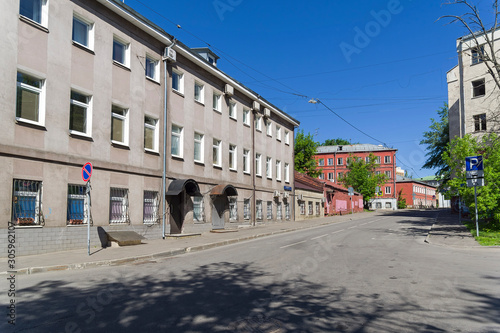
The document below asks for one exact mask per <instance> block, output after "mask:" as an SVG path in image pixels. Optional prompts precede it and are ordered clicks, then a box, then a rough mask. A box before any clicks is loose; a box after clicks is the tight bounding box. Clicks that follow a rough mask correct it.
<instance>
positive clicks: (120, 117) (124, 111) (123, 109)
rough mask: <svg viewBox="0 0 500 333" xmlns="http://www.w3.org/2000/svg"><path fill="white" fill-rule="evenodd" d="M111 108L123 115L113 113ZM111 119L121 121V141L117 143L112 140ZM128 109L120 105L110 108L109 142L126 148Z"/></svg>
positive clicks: (127, 140)
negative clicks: (119, 110)
mask: <svg viewBox="0 0 500 333" xmlns="http://www.w3.org/2000/svg"><path fill="white" fill-rule="evenodd" d="M113 108H117V109H121V110H122V111H123V113H124V115H121V114H118V113H115V112H113ZM113 118H115V119H118V120H122V121H123V122H122V125H123V128H122V132H123V141H118V140H114V139H113ZM128 132H129V109H127V108H124V107H122V106H120V105H116V104H113V105H112V107H111V142H112V143H115V144H119V145H125V146H128V143H129V133H128Z"/></svg>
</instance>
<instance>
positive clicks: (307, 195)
mask: <svg viewBox="0 0 500 333" xmlns="http://www.w3.org/2000/svg"><path fill="white" fill-rule="evenodd" d="M294 174H295V199H296V205H295V219H296V220H297V221H300V220H307V219H313V218H320V217H324V216H325V210H324V204H325V197H324V185H323V183H322V182H321V181H319V180H318V179H314V178H312V177H310V176H308V175H305V174H303V173H300V172H297V171H295V173H294Z"/></svg>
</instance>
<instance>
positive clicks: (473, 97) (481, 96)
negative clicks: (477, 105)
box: [471, 94, 486, 99]
mask: <svg viewBox="0 0 500 333" xmlns="http://www.w3.org/2000/svg"><path fill="white" fill-rule="evenodd" d="M484 96H486V94H483V95H479V96H472V97H471V99H478V98H483V97H484Z"/></svg>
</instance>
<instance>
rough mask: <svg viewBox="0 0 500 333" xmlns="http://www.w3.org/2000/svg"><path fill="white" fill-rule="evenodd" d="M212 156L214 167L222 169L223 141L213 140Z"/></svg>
mask: <svg viewBox="0 0 500 333" xmlns="http://www.w3.org/2000/svg"><path fill="white" fill-rule="evenodd" d="M212 154H213V165H214V166H216V167H222V141H221V140H218V139H215V138H214V139H213V144H212Z"/></svg>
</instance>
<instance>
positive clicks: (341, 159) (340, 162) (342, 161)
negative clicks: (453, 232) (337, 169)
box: [337, 157, 344, 165]
mask: <svg viewBox="0 0 500 333" xmlns="http://www.w3.org/2000/svg"><path fill="white" fill-rule="evenodd" d="M343 164H344V159H343V158H342V157H339V158H337V165H343Z"/></svg>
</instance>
